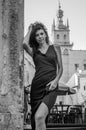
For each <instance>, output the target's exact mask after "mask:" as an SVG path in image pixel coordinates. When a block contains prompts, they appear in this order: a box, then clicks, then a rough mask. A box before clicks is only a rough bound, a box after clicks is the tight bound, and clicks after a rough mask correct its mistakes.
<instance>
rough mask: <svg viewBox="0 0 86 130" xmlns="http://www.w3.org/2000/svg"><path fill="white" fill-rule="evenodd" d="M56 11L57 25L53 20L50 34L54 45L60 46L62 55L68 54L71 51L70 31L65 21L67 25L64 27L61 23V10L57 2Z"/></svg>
mask: <svg viewBox="0 0 86 130" xmlns="http://www.w3.org/2000/svg"><path fill="white" fill-rule="evenodd" d="M58 8H59V9H58V11H57V14H56V16H57V23H55V20H53V25H52V34H53V41H54V43H55V44H58V45H60V46H61V51H62V53H68V51H69V50H70V49H72V46H73V44H70V29H69V22H68V19H67V23H66V24H65V25H64V23H63V10H62V9H61V5H60V2H59V7H58Z"/></svg>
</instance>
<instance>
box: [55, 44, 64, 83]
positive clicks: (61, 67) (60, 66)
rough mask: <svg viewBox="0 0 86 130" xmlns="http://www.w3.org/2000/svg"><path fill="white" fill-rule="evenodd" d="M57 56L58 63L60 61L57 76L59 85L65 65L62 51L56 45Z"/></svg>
mask: <svg viewBox="0 0 86 130" xmlns="http://www.w3.org/2000/svg"><path fill="white" fill-rule="evenodd" d="M54 48H55V51H56V54H57V61H58V65H57V76H56V80H57V83H58V81H59V80H60V78H61V76H62V73H63V65H62V57H61V49H60V46H58V45H54Z"/></svg>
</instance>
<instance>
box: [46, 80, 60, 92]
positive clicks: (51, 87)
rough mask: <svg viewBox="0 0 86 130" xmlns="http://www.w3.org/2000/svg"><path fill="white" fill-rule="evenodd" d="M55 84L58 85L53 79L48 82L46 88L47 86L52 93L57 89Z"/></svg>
mask: <svg viewBox="0 0 86 130" xmlns="http://www.w3.org/2000/svg"><path fill="white" fill-rule="evenodd" d="M57 84H58V82H57V80H56V79H54V80H52V81H50V82H49V83H48V84H47V85H46V86H49V91H52V90H54V89H55V88H56V87H57Z"/></svg>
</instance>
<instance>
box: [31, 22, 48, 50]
mask: <svg viewBox="0 0 86 130" xmlns="http://www.w3.org/2000/svg"><path fill="white" fill-rule="evenodd" d="M40 29H43V30H44V32H45V34H46V43H47V44H49V36H48V32H47V28H46V27H45V25H44V24H42V23H40V22H35V23H33V24H32V32H31V34H30V39H29V45H30V47H31V48H32V49H33V50H35V51H36V50H38V48H39V43H38V42H37V41H36V32H37V31H38V30H40Z"/></svg>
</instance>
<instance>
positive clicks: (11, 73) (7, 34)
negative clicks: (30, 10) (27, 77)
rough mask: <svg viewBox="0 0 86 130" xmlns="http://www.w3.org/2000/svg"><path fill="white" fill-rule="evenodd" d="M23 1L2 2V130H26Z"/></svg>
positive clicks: (0, 25) (0, 108)
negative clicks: (24, 117)
mask: <svg viewBox="0 0 86 130" xmlns="http://www.w3.org/2000/svg"><path fill="white" fill-rule="evenodd" d="M23 25H24V1H23V0H0V130H23V106H24V105H23V104H24V103H23V97H24V94H23V49H22V40H23V36H24V34H23V32H24V26H23Z"/></svg>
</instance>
